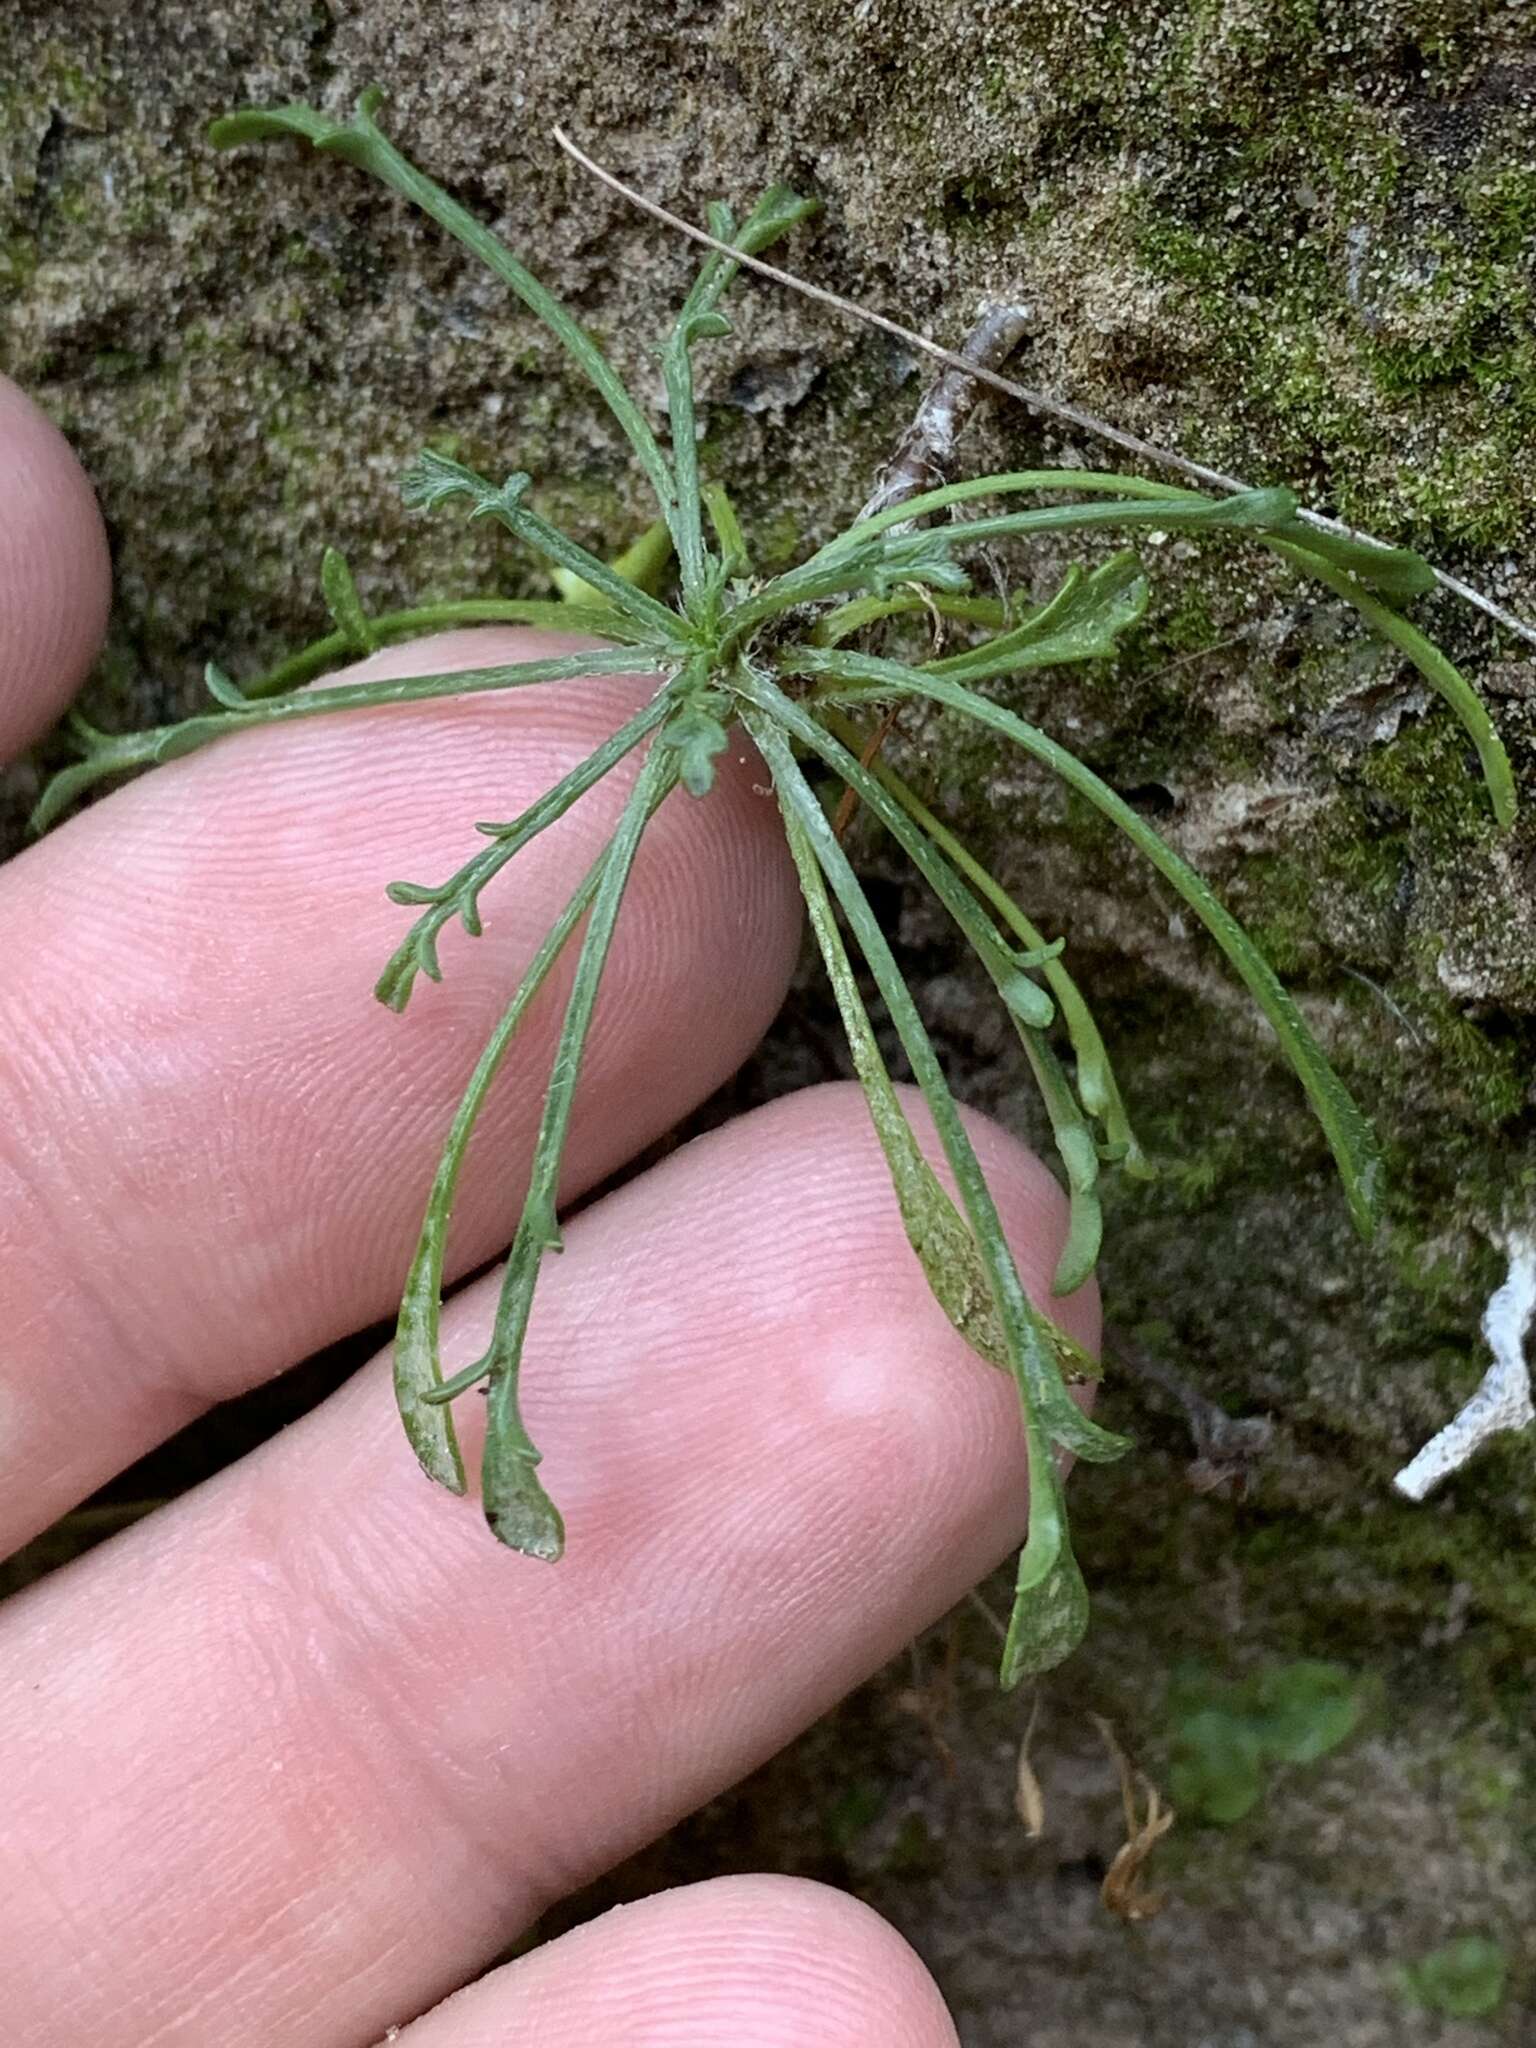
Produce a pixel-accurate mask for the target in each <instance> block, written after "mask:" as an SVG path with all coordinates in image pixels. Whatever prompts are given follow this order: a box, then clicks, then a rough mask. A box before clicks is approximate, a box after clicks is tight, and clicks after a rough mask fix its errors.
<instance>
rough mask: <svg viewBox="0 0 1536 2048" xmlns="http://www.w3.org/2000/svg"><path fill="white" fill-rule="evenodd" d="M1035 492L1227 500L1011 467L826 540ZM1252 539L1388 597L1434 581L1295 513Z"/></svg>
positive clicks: (1403, 558) (1132, 479)
mask: <svg viewBox="0 0 1536 2048" xmlns="http://www.w3.org/2000/svg"><path fill="white" fill-rule="evenodd" d="M1041 491H1102V492H1105V493H1108V494H1109V495H1111V496H1115V497H1125V498H1155V499H1160V500H1164V501H1166V500H1168V499H1182V500H1183V501H1184V502H1185V503H1187V504H1201V505H1213V506H1219V505H1221V504H1223V503H1230V502H1231V501H1230V500H1223V499H1220V498H1212V497H1208V496H1207V495H1206V494H1205V493H1204V492H1201V491H1191V490H1186V489H1184V488H1182V487H1181V486H1179V485H1176V484H1168V483H1162V482H1155V481H1154V480H1153V479H1152V478H1150V477H1140V476H1122V475H1120V474H1119V473H1118V472H1115V471H1112V470H1109V471H1106V470H1084V469H1026V470H1012V471H1009V472H1008V473H1006V474H1004V475H1000V476H977V477H968V478H966V479H965V480H964V481H963V482H961V483H956V484H945V485H943V486H942V487H941V488H939V489H938V490H933V491H925V492H923V493H922V495H921V496H920V497H916V498H909V499H907V500H905V501H904V502H903V503H902V504H901V505H899V506H893V507H891V508H889V509H888V510H887V511H885V512H880V513H876V514H875V515H874V516H873V517H871V518H869V519H863V520H860V522H859V523H858V525H857V526H854V527H850V528H849V529H848V531H847V532H846V533H844V534H840V535H839V536H838V539H837V540H836V541H834V542H832V543H830V545H832V546H838V545H841V544H842V543H843V542H845V541H852V542H855V543H857V542H860V541H863V540H866V539H868V538H871V537H872V536H873V535H875V534H877V533H880V532H882V531H883V530H884V529H885V528H886V527H888V526H891V525H893V524H895V523H896V522H898V521H902V520H908V519H919V518H927V517H930V516H931V515H932V514H934V513H936V512H943V511H947V510H949V509H951V508H952V507H953V506H956V505H963V504H966V503H968V502H969V501H970V500H972V499H975V498H994V497H1007V496H1012V495H1014V494H1016V493H1019V492H1025V493H1029V494H1031V495H1033V494H1034V493H1037V492H1041ZM1258 538H1260V539H1262V540H1264V541H1265V543H1266V544H1272V543H1278V542H1281V541H1286V540H1293V541H1295V542H1296V543H1297V544H1298V545H1301V546H1304V547H1306V548H1308V549H1310V550H1312V551H1314V552H1315V553H1317V554H1320V555H1322V556H1324V557H1325V559H1327V560H1329V561H1331V562H1332V563H1333V564H1334V565H1335V567H1337V568H1339V569H1342V570H1344V571H1345V572H1346V573H1347V574H1349V575H1352V576H1354V577H1357V578H1358V579H1359V581H1360V582H1361V583H1363V584H1364V585H1365V587H1366V588H1367V589H1368V590H1374V591H1377V592H1379V593H1380V594H1381V595H1382V596H1383V597H1386V598H1389V599H1392V600H1393V601H1400V600H1403V599H1406V598H1410V597H1415V596H1417V595H1419V594H1420V593H1421V592H1423V591H1426V590H1429V589H1431V588H1432V587H1433V585H1434V582H1435V572H1434V570H1433V569H1432V568H1431V567H1430V565H1429V563H1428V562H1426V561H1425V560H1424V558H1423V556H1422V555H1416V554H1414V553H1413V551H1412V550H1411V549H1410V548H1389V547H1384V546H1382V545H1381V544H1380V543H1379V542H1375V541H1364V540H1354V539H1351V538H1350V537H1348V536H1347V535H1343V534H1333V533H1329V532H1328V531H1327V530H1326V529H1325V528H1320V527H1314V526H1312V525H1311V524H1310V523H1309V522H1307V521H1305V520H1302V519H1298V518H1295V517H1291V518H1287V519H1283V520H1281V521H1280V522H1278V524H1277V525H1276V526H1275V527H1274V528H1273V530H1272V532H1270V533H1260V534H1259V536H1258Z"/></svg>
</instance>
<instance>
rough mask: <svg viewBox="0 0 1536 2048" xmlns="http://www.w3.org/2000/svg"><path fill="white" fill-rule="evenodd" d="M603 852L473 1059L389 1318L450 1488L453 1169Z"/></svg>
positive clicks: (459, 1474)
mask: <svg viewBox="0 0 1536 2048" xmlns="http://www.w3.org/2000/svg"><path fill="white" fill-rule="evenodd" d="M606 859H607V854H606V851H605V852H604V853H603V854H602V855H600V856H599V858H598V859H597V861H596V862H594V864H593V865H592V867H591V868H589V869H588V871H587V873H586V875H585V876H584V877H583V879H582V881H581V882H580V883H579V884H578V886H577V888H576V890H575V892H574V893H573V895H572V896H571V898H570V900H569V902H568V903H567V904H566V906H565V908H564V910H562V911H561V913H560V915H559V917H558V918H557V919H556V920H555V922H554V924H553V925H551V927H550V929H549V931H548V933H547V934H546V935H545V938H544V940H543V943H542V944H541V945H540V947H539V950H538V951H537V952H536V953H535V954H534V956H533V959H532V960H531V961H530V962H529V964H528V967H527V970H526V971H525V973H524V975H523V978H522V980H521V981H520V982H519V983H518V985H517V990H516V993H515V994H514V995H513V997H512V1000H511V1002H510V1003H509V1004H508V1005H507V1007H506V1009H505V1010H504V1011H503V1012H502V1016H501V1019H500V1022H499V1023H498V1024H497V1026H496V1028H495V1030H494V1031H493V1032H492V1033H491V1035H490V1037H489V1038H488V1039H487V1040H486V1043H485V1048H484V1050H483V1051H482V1053H481V1054H480V1057H479V1059H478V1060H477V1062H476V1063H475V1070H474V1072H473V1074H471V1076H470V1078H469V1085H468V1086H467V1087H466V1088H465V1090H464V1094H463V1096H462V1097H461V1098H460V1101H459V1106H458V1108H457V1109H456V1110H455V1112H454V1117H453V1122H452V1124H451V1126H450V1127H449V1131H448V1137H447V1141H446V1143H445V1144H444V1146H443V1151H442V1156H441V1158H440V1159H439V1160H438V1163H437V1171H436V1173H435V1174H434V1176H433V1180H432V1190H431V1193H430V1194H429V1195H428V1197H427V1207H426V1214H425V1216H424V1217H423V1219H422V1225H421V1234H420V1236H419V1238H418V1239H417V1243H416V1250H415V1253H414V1255H413V1257H412V1259H411V1267H410V1272H409V1274H408V1275H407V1277H406V1282H405V1291H404V1293H403V1295H402V1297H401V1301H400V1314H399V1319H398V1321H397V1323H396V1325H395V1348H394V1377H395V1401H396V1404H397V1406H398V1407H399V1410H400V1417H401V1420H402V1422H403V1423H404V1424H405V1433H406V1436H407V1437H408V1438H409V1439H410V1443H411V1448H412V1449H413V1450H414V1451H415V1453H416V1456H417V1458H418V1460H419V1461H420V1464H421V1467H422V1469H423V1471H424V1472H426V1474H427V1476H428V1477H429V1478H430V1479H435V1480H436V1481H437V1483H438V1484H439V1485H440V1486H446V1487H447V1488H448V1489H449V1491H450V1492H452V1493H462V1492H463V1491H464V1486H465V1481H464V1461H463V1458H462V1457H461V1455H460V1452H459V1446H458V1437H457V1434H456V1432H455V1430H454V1427H453V1419H452V1417H451V1415H450V1414H449V1412H448V1409H447V1408H446V1406H442V1405H440V1403H439V1401H438V1398H437V1397H438V1396H440V1395H441V1394H442V1393H443V1391H444V1383H443V1375H442V1364H441V1360H440V1355H439V1329H440V1324H441V1318H442V1296H443V1262H444V1256H445V1251H446V1247H447V1240H448V1224H449V1219H450V1217H451V1216H452V1214H453V1201H454V1195H455V1193H456V1191H457V1188H458V1184H459V1173H460V1169H461V1168H462V1166H463V1164H464V1155H465V1153H466V1152H467V1150H468V1148H469V1141H470V1137H471V1135H472V1133H473V1131H474V1128H475V1123H476V1120H477V1118H478V1117H479V1115H480V1112H481V1110H482V1109H483V1107H484V1106H485V1099H486V1097H487V1095H488V1094H489V1093H490V1089H491V1084H492V1082H493V1081H494V1080H495V1078H496V1075H497V1072H498V1070H499V1069H500V1066H501V1063H502V1061H503V1059H504V1058H505V1057H506V1052H507V1048H508V1046H510V1045H511V1043H512V1040H513V1038H514V1037H515V1036H516V1034H517V1031H518V1028H519V1026H520V1025H521V1023H522V1021H523V1018H524V1016H525V1015H526V1014H527V1010H528V1006H529V1004H530V1003H531V1002H532V1001H533V999H534V997H535V996H536V995H537V994H538V992H539V990H540V989H541V988H542V987H543V985H544V983H545V982H546V981H547V980H548V978H549V974H550V970H551V969H552V968H553V967H554V964H555V962H556V961H557V960H558V959H559V957H560V955H561V953H562V952H563V951H564V950H565V947H566V945H567V944H568V943H569V941H570V938H571V934H572V933H573V932H574V931H575V929H576V927H577V925H578V924H580V922H581V920H582V918H583V917H584V916H585V915H586V913H587V911H588V909H589V908H590V906H591V903H592V899H593V897H594V896H595V895H596V893H597V887H598V883H599V881H600V880H601V878H602V870H603V863H604V861H605V860H606ZM485 1370H488V1368H485ZM459 1377H462V1376H459ZM480 1377H483V1371H482V1370H481V1369H480V1368H476V1369H475V1370H474V1372H473V1374H472V1375H471V1378H470V1380H469V1382H468V1383H469V1384H473V1382H474V1379H477V1378H480Z"/></svg>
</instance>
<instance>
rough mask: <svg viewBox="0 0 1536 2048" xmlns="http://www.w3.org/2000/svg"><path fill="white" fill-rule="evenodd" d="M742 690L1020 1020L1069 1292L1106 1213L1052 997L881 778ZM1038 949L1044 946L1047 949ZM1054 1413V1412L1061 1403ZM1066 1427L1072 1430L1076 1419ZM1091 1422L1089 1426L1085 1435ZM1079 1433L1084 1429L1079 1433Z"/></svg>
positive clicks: (779, 704)
mask: <svg viewBox="0 0 1536 2048" xmlns="http://www.w3.org/2000/svg"><path fill="white" fill-rule="evenodd" d="M744 694H745V695H748V696H749V697H750V699H751V701H753V702H755V703H757V704H760V705H761V706H762V708H763V709H764V711H766V712H767V713H768V715H769V716H770V717H772V718H774V719H776V720H777V721H778V722H779V723H780V724H781V725H782V726H783V727H784V729H785V731H786V732H789V733H791V734H793V736H794V737H795V738H796V739H797V740H798V741H800V743H801V744H802V745H803V746H806V747H809V748H810V749H812V750H813V751H814V752H815V753H817V754H819V755H820V756H821V758H822V759H823V760H824V761H825V762H826V763H827V764H828V766H829V767H831V768H834V769H836V771H837V773H838V774H839V775H841V776H842V778H843V780H844V781H845V782H846V783H847V784H848V787H849V788H850V789H853V790H855V791H857V793H858V796H859V799H860V801H861V802H862V803H865V804H867V805H868V806H869V808H870V809H871V810H872V811H873V812H874V814H875V816H876V817H877V818H879V820H880V822H881V824H882V825H884V826H885V828H886V830H887V831H888V832H890V834H891V836H892V837H893V838H894V839H895V840H896V842H897V844H898V845H899V846H900V847H901V848H902V849H903V851H904V852H905V853H906V854H907V855H908V856H909V857H910V858H911V860H912V861H913V862H914V864H915V865H916V867H917V869H918V871H919V873H920V874H921V875H922V876H923V878H924V880H925V881H926V882H927V883H928V884H929V886H930V888H932V890H933V892H934V894H935V895H936V896H937V897H938V899H939V901H940V902H941V903H942V904H943V905H944V907H945V909H946V910H947V911H948V912H949V914H950V916H951V917H953V919H954V920H955V923H956V924H957V925H958V926H959V928H960V930H961V932H962V933H963V934H964V936H965V938H966V940H967V942H968V943H969V944H970V946H971V947H972V948H973V949H974V951H975V953H976V955H977V957H978V958H979V959H980V961H981V963H982V965H983V966H984V967H985V968H986V969H987V972H988V973H989V974H990V975H991V976H992V978H993V982H994V984H995V986H996V987H997V990H998V993H999V994H1000V995H1001V996H1002V997H1003V1000H1004V1001H1005V1002H1006V1003H1007V1004H1008V1007H1009V1009H1010V1010H1011V1011H1012V1012H1013V1014H1014V1016H1015V1018H1016V1020H1017V1021H1018V1022H1019V1024H1020V1026H1021V1028H1020V1032H1019V1036H1020V1038H1021V1040H1022V1041H1023V1045H1024V1050H1025V1053H1026V1055H1027V1056H1028V1059H1029V1062H1030V1066H1031V1067H1032V1069H1033V1071H1034V1075H1035V1079H1036V1081H1037V1083H1038V1084H1039V1087H1040V1092H1041V1096H1042V1098H1043V1100H1044V1102H1045V1106H1046V1112H1047V1114H1048V1115H1049V1117H1050V1120H1051V1128H1052V1131H1053V1133H1054V1134H1055V1139H1056V1146H1057V1150H1058V1151H1059V1152H1060V1154H1061V1160H1062V1165H1063V1167H1064V1168H1065V1170H1066V1175H1067V1190H1068V1199H1069V1204H1070V1213H1069V1225H1068V1232H1067V1241H1066V1245H1065V1246H1064V1248H1063V1251H1062V1255H1061V1259H1060V1262H1059V1264H1058V1267H1057V1272H1056V1282H1055V1291H1056V1292H1057V1293H1058V1294H1071V1293H1073V1292H1074V1291H1075V1290H1076V1289H1077V1288H1079V1287H1081V1286H1082V1285H1083V1283H1084V1282H1085V1281H1086V1280H1087V1279H1088V1278H1089V1276H1090V1275H1091V1273H1092V1271H1093V1267H1094V1264H1095V1262H1096V1260H1097V1258H1098V1252H1099V1245H1100V1242H1101V1240H1102V1238H1103V1231H1104V1224H1103V1216H1102V1213H1101V1210H1100V1206H1099V1201H1098V1197H1097V1195H1096V1194H1095V1192H1094V1185H1095V1182H1096V1181H1097V1179H1098V1171H1099V1156H1098V1150H1097V1147H1096V1146H1095V1144H1094V1141H1093V1136H1092V1133H1091V1132H1090V1131H1089V1129H1088V1126H1087V1123H1086V1122H1085V1120H1084V1118H1083V1113H1082V1111H1081V1110H1080V1109H1079V1107H1078V1105H1077V1102H1076V1100H1075V1099H1074V1097H1073V1094H1072V1090H1071V1086H1070V1084H1069V1083H1068V1081H1067V1078H1066V1076H1065V1074H1064V1073H1063V1072H1062V1069H1061V1064H1060V1062H1059V1061H1058V1060H1057V1058H1056V1055H1055V1054H1054V1053H1053V1052H1052V1051H1051V1049H1050V1046H1049V1045H1048V1044H1047V1043H1046V1042H1045V1040H1044V1039H1043V1038H1042V1037H1041V1036H1040V1029H1041V1028H1043V1027H1044V1026H1046V1025H1049V1024H1050V1023H1051V1021H1052V1019H1053V1017H1054V1014H1055V1013H1054V1009H1053V1007H1052V1005H1051V1001H1050V998H1049V996H1047V995H1046V993H1045V991H1044V990H1043V989H1041V988H1038V987H1037V986H1036V984H1035V983H1033V982H1031V981H1029V980H1028V978H1027V976H1025V975H1023V974H1022V973H1020V972H1019V970H1018V968H1017V966H1016V965H1015V964H1014V961H1013V959H1012V958H1011V957H1010V955H1009V953H1008V951H1007V949H1006V947H1005V946H1004V944H1003V942H1002V940H1001V939H1000V937H999V935H998V932H997V928H996V926H995V925H994V924H993V923H992V922H991V920H990V918H988V916H987V915H986V913H985V911H983V909H982V908H981V906H980V904H979V903H978V902H977V901H976V899H975V897H974V896H973V895H972V894H971V892H970V891H969V890H968V889H967V888H966V886H965V884H964V883H963V882H962V881H961V880H960V878H959V877H958V876H957V875H956V874H955V872H954V870H953V869H952V868H951V867H950V866H949V863H948V862H947V861H946V860H945V858H944V856H943V854H942V853H941V852H940V850H939V849H938V847H937V846H935V845H934V843H933V842H932V840H931V839H929V838H928V837H927V836H926V835H925V834H924V833H923V831H922V830H921V828H920V827H919V826H918V825H917V824H916V822H915V821H914V820H913V819H912V818H911V817H910V815H909V814H908V813H907V812H906V811H905V810H903V809H902V807H901V805H900V804H898V803H897V802H896V800H895V798H894V797H893V796H892V795H891V794H890V792H889V790H888V789H887V788H886V786H885V785H884V784H883V783H882V782H881V781H880V780H879V778H878V777H876V776H875V775H873V774H872V773H871V771H870V770H869V769H868V768H866V767H865V766H864V764H863V763H862V762H861V761H859V759H858V758H857V756H856V755H855V754H854V753H853V752H852V751H851V750H850V749H849V748H847V747H845V746H844V745H843V744H842V742H841V741H840V740H839V739H837V738H836V737H835V735H833V734H832V733H830V732H828V731H827V730H826V729H825V728H824V727H823V726H822V725H821V724H820V723H819V722H818V721H817V720H816V719H815V718H813V717H812V716H811V714H810V713H809V712H808V711H807V710H806V709H805V707H804V706H802V705H799V704H796V703H795V702H794V700H793V699H792V698H790V697H789V696H787V695H786V694H785V693H784V692H783V691H782V690H780V689H779V688H778V686H777V685H776V684H775V683H774V682H773V681H772V680H771V679H770V678H769V677H767V676H765V675H763V674H762V673H760V672H755V673H754V674H753V676H752V677H751V679H750V681H748V682H747V683H746V684H745V685H744ZM1040 950H1042V951H1049V949H1048V948H1041V949H1040ZM1021 988H1028V989H1030V990H1032V991H1033V994H1034V996H1036V997H1038V998H1039V1000H1040V1005H1041V1007H1040V1008H1033V1007H1032V1006H1031V1005H1030V1004H1028V1003H1025V1002H1022V1001H1021V999H1020V991H1021ZM1036 1018H1038V1019H1039V1024H1038V1025H1037V1024H1036V1023H1035V1019H1036ZM1068 1405H1070V1406H1072V1409H1073V1415H1074V1416H1076V1414H1077V1410H1076V1407H1075V1404H1068ZM1053 1412H1054V1413H1055V1414H1057V1415H1059V1414H1060V1408H1059V1406H1058V1408H1057V1409H1056V1410H1055V1411H1053ZM1071 1426H1072V1427H1073V1428H1074V1431H1075V1430H1076V1425H1075V1423H1074V1424H1073V1425H1071ZM1096 1427H1097V1426H1096V1425H1090V1426H1089V1431H1088V1435H1089V1436H1090V1438H1091V1436H1092V1434H1093V1431H1094V1430H1095V1429H1096ZM1078 1434H1079V1436H1081V1432H1078Z"/></svg>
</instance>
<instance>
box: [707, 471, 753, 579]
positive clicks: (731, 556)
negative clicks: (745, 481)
mask: <svg viewBox="0 0 1536 2048" xmlns="http://www.w3.org/2000/svg"><path fill="white" fill-rule="evenodd" d="M703 498H704V510H705V511H706V512H707V513H708V514H709V523H710V526H711V527H712V528H713V529H714V535H715V542H716V545H717V546H718V547H719V550H720V559H721V560H722V562H723V563H724V564H725V570H726V574H727V575H728V576H746V575H750V573H751V568H752V561H751V557H750V555H749V554H748V552H747V541H746V535H745V534H744V533H743V532H742V530H741V521H740V520H739V519H738V518H737V517H736V507H735V506H734V505H733V504H732V503H731V494H730V492H729V491H728V490H727V489H726V488H725V486H724V484H706V485H705V486H704V491H703Z"/></svg>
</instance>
